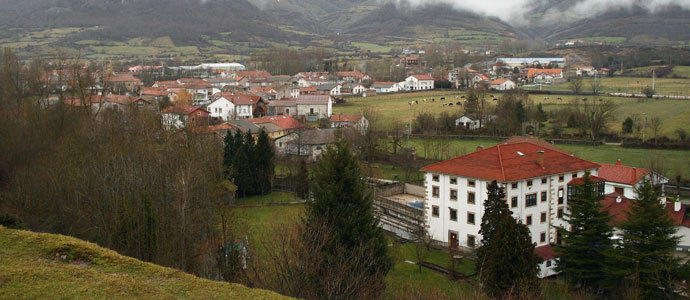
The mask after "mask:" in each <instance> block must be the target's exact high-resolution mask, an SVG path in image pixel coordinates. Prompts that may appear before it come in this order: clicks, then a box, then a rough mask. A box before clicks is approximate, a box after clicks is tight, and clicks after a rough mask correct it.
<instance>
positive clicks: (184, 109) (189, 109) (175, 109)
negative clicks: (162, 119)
mask: <svg viewBox="0 0 690 300" xmlns="http://www.w3.org/2000/svg"><path fill="white" fill-rule="evenodd" d="M197 110H201V112H202V113H204V114H209V112H208V111H207V110H205V109H203V108H201V107H196V106H191V105H176V106H169V107H168V108H166V109H164V110H163V111H162V113H177V114H183V115H189V114H191V113H193V112H195V111H197Z"/></svg>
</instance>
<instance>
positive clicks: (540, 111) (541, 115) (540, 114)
mask: <svg viewBox="0 0 690 300" xmlns="http://www.w3.org/2000/svg"><path fill="white" fill-rule="evenodd" d="M547 119H548V116H547V115H546V112H545V111H544V107H543V106H542V105H541V103H539V104H537V121H539V122H542V123H543V122H546V120H547Z"/></svg>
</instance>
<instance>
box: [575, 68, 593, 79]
mask: <svg viewBox="0 0 690 300" xmlns="http://www.w3.org/2000/svg"><path fill="white" fill-rule="evenodd" d="M596 74H597V69H596V68H595V67H592V66H586V67H580V68H577V70H575V75H577V76H578V77H584V76H594V75H596Z"/></svg>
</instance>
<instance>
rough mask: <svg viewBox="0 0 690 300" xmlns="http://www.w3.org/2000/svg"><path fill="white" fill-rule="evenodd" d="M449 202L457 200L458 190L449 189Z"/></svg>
mask: <svg viewBox="0 0 690 300" xmlns="http://www.w3.org/2000/svg"><path fill="white" fill-rule="evenodd" d="M450 200H458V190H456V189H450Z"/></svg>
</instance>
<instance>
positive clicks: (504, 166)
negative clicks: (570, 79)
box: [422, 137, 690, 277]
mask: <svg viewBox="0 0 690 300" xmlns="http://www.w3.org/2000/svg"><path fill="white" fill-rule="evenodd" d="M422 171H423V172H425V179H424V184H425V190H426V194H425V199H424V200H425V205H424V208H423V210H424V218H425V223H426V226H427V227H428V231H429V233H430V235H431V237H432V238H433V239H434V240H436V241H438V242H440V243H442V244H444V245H446V246H448V247H451V248H467V249H471V248H474V247H476V246H477V245H478V243H479V241H481V235H480V234H479V229H480V225H481V220H482V217H483V214H484V203H483V201H486V199H487V198H488V190H487V188H488V185H489V184H490V183H491V182H492V181H497V182H498V184H499V186H500V187H501V188H503V189H504V191H505V200H506V201H507V203H508V206H509V207H510V209H511V211H512V212H513V216H514V217H515V218H517V219H518V220H519V221H520V222H521V223H522V224H525V225H527V226H528V228H529V230H530V234H531V237H532V241H533V242H534V243H535V244H536V249H535V252H536V254H537V255H539V256H540V257H541V258H542V259H543V261H542V263H541V265H540V267H541V268H540V277H547V276H551V275H554V274H556V271H555V259H556V257H557V253H556V252H555V251H554V249H553V245H557V244H560V243H561V238H560V236H559V234H558V233H557V231H556V230H555V228H556V227H559V226H563V227H566V228H567V226H568V224H567V221H566V220H565V219H564V215H565V214H567V213H568V201H569V200H570V199H571V197H573V195H574V194H575V193H576V192H577V188H578V187H580V186H581V185H582V183H583V177H584V176H585V174H589V177H590V179H591V180H592V181H593V182H594V183H595V185H594V186H595V189H596V191H597V192H598V194H599V196H600V199H601V203H602V209H603V210H607V211H608V212H609V213H610V214H611V215H612V216H613V221H612V225H614V226H616V225H617V224H619V223H620V222H621V221H624V220H625V219H626V212H627V211H629V210H630V204H631V203H632V202H633V201H635V200H634V199H636V197H637V195H636V193H635V188H636V187H637V186H639V185H640V184H641V182H642V181H643V180H645V179H647V180H650V181H651V182H652V183H653V184H661V185H663V184H664V183H666V182H668V179H666V178H664V177H663V176H660V175H659V174H657V173H655V172H652V171H650V170H648V169H642V168H634V167H628V166H623V165H622V163H621V162H620V161H618V162H617V163H616V164H599V163H593V162H590V161H587V160H584V159H580V158H578V157H575V156H573V155H572V154H571V153H568V152H567V151H564V150H562V149H560V148H558V147H556V146H554V145H552V144H550V143H548V142H546V141H544V140H540V139H536V138H529V137H514V138H510V139H508V140H505V141H504V142H502V143H500V144H498V145H496V146H494V147H490V148H486V149H484V148H482V147H481V146H479V147H478V148H477V151H476V152H473V153H470V154H467V155H463V156H460V157H457V158H453V159H450V160H446V161H442V162H439V163H435V164H432V165H429V166H426V167H424V168H422ZM660 201H661V202H662V204H663V205H665V207H666V210H667V212H668V214H669V216H670V217H671V219H672V220H673V221H674V224H675V225H676V226H677V227H678V229H679V231H678V233H679V235H682V238H681V241H680V244H679V246H678V247H679V248H678V250H680V251H687V250H688V249H690V219H689V218H688V217H686V215H685V212H686V210H687V206H686V205H683V204H681V202H673V203H671V202H668V203H667V202H666V198H665V197H662V198H661V199H660ZM617 233H619V232H618V231H617Z"/></svg>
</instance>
